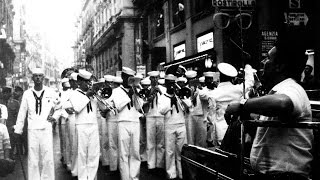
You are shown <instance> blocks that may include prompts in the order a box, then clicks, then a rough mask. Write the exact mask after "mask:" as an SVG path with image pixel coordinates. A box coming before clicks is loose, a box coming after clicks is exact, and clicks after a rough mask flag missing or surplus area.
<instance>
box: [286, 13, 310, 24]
mask: <svg viewBox="0 0 320 180" xmlns="http://www.w3.org/2000/svg"><path fill="white" fill-rule="evenodd" d="M288 20H289V22H290V25H293V26H300V25H307V23H308V20H309V19H308V16H307V15H306V13H303V12H297V13H296V12H290V13H288Z"/></svg>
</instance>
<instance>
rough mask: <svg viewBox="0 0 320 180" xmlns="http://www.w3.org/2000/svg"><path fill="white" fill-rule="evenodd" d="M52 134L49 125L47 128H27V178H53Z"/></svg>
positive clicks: (49, 179)
mask: <svg viewBox="0 0 320 180" xmlns="http://www.w3.org/2000/svg"><path fill="white" fill-rule="evenodd" d="M52 136H53V135H52V127H51V126H50V127H48V128H47V129H39V130H38V129H28V179H29V180H54V179H55V175H54V161H53V137H52ZM39 164H40V166H41V167H42V169H40V167H39Z"/></svg>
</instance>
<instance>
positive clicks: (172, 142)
mask: <svg viewBox="0 0 320 180" xmlns="http://www.w3.org/2000/svg"><path fill="white" fill-rule="evenodd" d="M175 80H176V77H175V76H174V75H172V74H168V75H166V77H165V85H166V88H167V91H166V93H164V94H163V95H161V97H160V98H159V112H160V113H161V114H162V115H164V126H165V166H166V173H167V177H168V179H175V178H180V179H182V166H181V151H182V146H183V145H184V144H187V134H186V121H185V113H186V111H187V110H188V108H190V107H191V101H190V99H186V100H184V101H183V100H181V99H180V98H179V97H178V96H177V95H176V92H175V91H176V90H175V88H174V86H175Z"/></svg>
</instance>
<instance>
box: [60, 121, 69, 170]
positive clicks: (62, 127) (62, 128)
mask: <svg viewBox="0 0 320 180" xmlns="http://www.w3.org/2000/svg"><path fill="white" fill-rule="evenodd" d="M59 131H61V132H60V133H59V134H60V146H61V147H60V150H61V156H62V157H63V164H67V161H66V159H67V157H66V154H67V153H66V139H65V137H66V125H65V124H60V128H59Z"/></svg>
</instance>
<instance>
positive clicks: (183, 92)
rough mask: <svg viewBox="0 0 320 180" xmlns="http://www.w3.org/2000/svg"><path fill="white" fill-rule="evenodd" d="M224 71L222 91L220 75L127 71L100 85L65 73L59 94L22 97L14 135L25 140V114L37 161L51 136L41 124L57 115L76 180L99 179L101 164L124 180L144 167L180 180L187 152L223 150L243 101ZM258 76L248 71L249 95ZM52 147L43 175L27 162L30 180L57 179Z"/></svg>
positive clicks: (82, 73) (78, 73) (65, 157)
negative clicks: (234, 110) (231, 113)
mask: <svg viewBox="0 0 320 180" xmlns="http://www.w3.org/2000/svg"><path fill="white" fill-rule="evenodd" d="M222 66H228V64H225V63H221V64H219V66H218V70H219V72H220V84H218V81H217V80H218V78H217V73H215V72H204V73H203V76H202V74H198V72H196V71H193V70H186V71H184V72H183V71H181V72H179V73H177V74H175V75H173V74H166V75H165V76H164V77H163V76H162V77H161V76H160V72H159V71H150V72H148V73H147V77H142V76H140V75H138V74H136V72H135V71H134V70H132V69H130V68H128V67H122V72H121V76H119V75H118V76H113V75H105V76H104V77H103V78H101V79H99V80H96V78H95V77H94V76H93V75H92V74H91V73H90V72H88V71H86V70H84V69H79V70H76V69H71V68H68V69H66V70H65V71H64V72H63V73H62V76H61V78H62V81H61V85H62V90H61V91H60V92H59V93H58V94H56V95H54V94H52V93H50V92H51V91H49V90H48V89H47V88H46V87H43V89H41V90H40V91H39V90H35V89H31V90H29V91H26V92H25V95H24V96H23V98H22V106H21V108H20V112H19V115H18V120H17V125H16V126H15V132H16V133H21V131H22V128H23V124H24V122H23V120H24V118H25V116H26V113H27V111H28V113H29V116H28V119H30V120H28V121H30V125H29V128H28V132H29V135H30V138H31V139H32V140H34V142H31V143H30V145H29V146H30V147H29V153H31V154H32V157H35V156H36V154H35V153H41V152H37V149H36V148H34V146H35V145H36V144H34V143H36V142H38V143H40V144H41V145H44V144H43V143H44V139H41V138H40V139H35V138H39V136H41V137H42V136H43V138H44V137H46V138H47V137H48V136H51V135H50V134H48V133H49V130H51V126H49V125H50V122H48V121H43V122H42V121H40V119H42V118H40V117H42V116H43V118H44V116H46V117H47V116H48V114H49V113H50V114H51V112H50V108H52V110H54V113H52V119H54V120H56V121H58V122H59V123H58V124H59V131H60V132H61V133H60V141H61V156H62V158H61V160H62V161H61V162H62V163H63V164H64V167H65V168H66V169H67V170H68V171H69V172H70V173H71V174H72V176H73V177H74V178H75V179H96V178H97V171H98V167H99V162H100V163H101V164H100V165H101V166H102V167H105V169H107V171H110V172H113V173H119V174H120V177H121V179H122V180H127V179H128V180H129V179H130V180H132V179H139V174H140V166H141V163H143V162H144V161H146V164H147V168H148V171H149V172H151V173H154V172H160V171H163V173H164V174H166V177H167V178H168V179H182V178H183V177H182V165H181V150H182V146H183V145H184V144H193V145H197V146H200V147H205V148H206V147H212V146H217V147H219V146H220V145H221V141H222V139H223V137H224V134H225V132H226V128H227V127H228V125H227V123H226V122H225V120H224V119H223V112H224V109H225V108H226V106H227V104H228V103H229V102H231V101H237V100H239V99H240V98H241V97H243V94H242V92H243V91H242V85H233V84H232V83H231V80H232V79H234V77H235V76H236V74H237V71H236V70H235V69H232V68H231V67H222ZM230 66H231V65H230ZM220 67H222V68H220ZM228 68H229V69H228ZM230 68H231V69H230ZM182 72H183V73H182ZM253 72H254V71H253V70H252V68H251V66H249V65H248V66H246V69H245V79H246V80H245V81H244V82H243V83H245V87H246V92H247V91H248V90H249V89H250V88H251V87H252V86H253V81H254V79H253ZM38 74H40V75H42V73H41V70H40V69H37V70H35V71H34V76H35V78H34V80H35V81H36V82H37V81H39V83H40V80H38V79H39V78H38ZM37 78H38V79H37ZM40 78H41V77H40ZM217 84H218V86H217ZM231 86H232V87H231ZM32 93H33V94H32ZM49 93H50V94H49ZM43 98H44V100H45V101H43ZM27 101H28V102H27ZM29 101H30V103H29ZM42 101H43V102H42ZM32 103H33V104H35V106H32ZM42 104H43V105H42ZM45 105H46V106H45ZM47 105H48V106H47ZM49 105H50V106H49ZM50 114H49V116H50ZM34 121H37V123H34ZM47 129H48V130H47ZM50 132H51V131H50ZM48 139H49V142H50V143H49V144H48V143H46V145H45V147H46V148H47V149H48V152H49V155H47V156H46V157H45V159H44V160H45V161H46V163H44V164H45V166H44V169H43V172H42V173H40V172H37V171H36V170H37V169H38V167H37V162H38V161H34V160H30V162H29V163H30V166H29V171H30V172H31V173H30V175H29V178H32V179H41V178H42V176H46V177H49V176H50V177H54V172H53V171H52V169H53V162H52V161H53V160H52V156H51V155H52V152H51V151H52V139H50V138H48ZM31 147H33V148H31ZM49 149H51V151H49ZM35 160H37V159H36V158H35ZM40 176H41V178H39V177H40Z"/></svg>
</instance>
